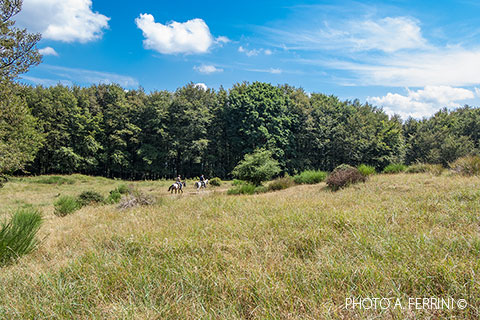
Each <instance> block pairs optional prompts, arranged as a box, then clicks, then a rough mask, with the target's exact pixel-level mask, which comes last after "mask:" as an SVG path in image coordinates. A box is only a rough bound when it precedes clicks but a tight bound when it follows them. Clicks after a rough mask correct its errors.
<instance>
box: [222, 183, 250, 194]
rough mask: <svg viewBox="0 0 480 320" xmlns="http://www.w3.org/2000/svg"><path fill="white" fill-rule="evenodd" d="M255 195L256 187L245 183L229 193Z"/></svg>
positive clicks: (228, 192)
mask: <svg viewBox="0 0 480 320" xmlns="http://www.w3.org/2000/svg"><path fill="white" fill-rule="evenodd" d="M254 193H255V185H254V184H251V183H243V184H241V185H238V186H237V187H235V188H231V189H229V190H228V191H227V194H233V195H235V194H254Z"/></svg>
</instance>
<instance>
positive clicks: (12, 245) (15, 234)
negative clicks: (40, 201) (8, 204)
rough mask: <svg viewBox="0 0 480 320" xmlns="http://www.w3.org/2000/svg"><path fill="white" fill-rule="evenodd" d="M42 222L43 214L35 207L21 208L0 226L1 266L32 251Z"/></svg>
mask: <svg viewBox="0 0 480 320" xmlns="http://www.w3.org/2000/svg"><path fill="white" fill-rule="evenodd" d="M41 224H42V216H41V215H40V213H39V212H38V211H37V210H35V209H33V208H25V209H20V210H18V211H17V212H15V214H14V215H13V217H12V219H11V220H10V221H9V222H8V223H2V225H1V228H0V266H4V265H6V264H8V263H10V262H12V261H14V260H15V259H17V258H18V257H20V256H22V255H25V254H27V253H30V252H31V251H32V250H33V249H34V248H35V246H36V245H37V240H36V238H35V235H36V234H37V232H38V230H39V229H40V225H41Z"/></svg>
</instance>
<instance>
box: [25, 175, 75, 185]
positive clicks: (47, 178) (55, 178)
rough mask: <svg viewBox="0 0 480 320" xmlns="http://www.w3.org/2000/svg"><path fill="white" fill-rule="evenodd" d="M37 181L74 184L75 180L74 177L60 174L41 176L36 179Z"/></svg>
mask: <svg viewBox="0 0 480 320" xmlns="http://www.w3.org/2000/svg"><path fill="white" fill-rule="evenodd" d="M34 181H35V182H36V183H42V184H58V185H61V184H74V183H75V180H74V179H69V178H65V177H60V176H45V177H40V178H38V179H36V180H34Z"/></svg>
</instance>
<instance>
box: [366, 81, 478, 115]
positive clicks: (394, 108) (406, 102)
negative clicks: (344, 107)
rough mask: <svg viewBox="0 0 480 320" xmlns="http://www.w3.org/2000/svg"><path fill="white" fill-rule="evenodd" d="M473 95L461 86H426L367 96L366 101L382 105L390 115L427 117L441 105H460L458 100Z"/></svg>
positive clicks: (473, 95) (469, 97)
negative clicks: (405, 93)
mask: <svg viewBox="0 0 480 320" xmlns="http://www.w3.org/2000/svg"><path fill="white" fill-rule="evenodd" d="M474 97H475V93H474V92H472V91H470V90H467V89H463V88H452V87H449V86H426V87H425V88H424V89H420V90H417V91H411V90H409V89H407V95H401V94H398V93H388V94H387V95H386V96H383V97H368V98H367V101H368V102H369V103H371V104H374V105H378V106H382V107H383V108H384V110H385V112H387V113H388V114H390V115H393V114H399V115H400V116H401V117H402V118H404V119H405V118H408V117H409V116H411V117H414V118H422V117H428V116H431V115H432V114H434V113H435V112H436V111H437V110H439V109H440V108H443V107H460V104H459V103H458V101H463V100H467V99H473V98H474Z"/></svg>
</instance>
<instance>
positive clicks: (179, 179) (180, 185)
mask: <svg viewBox="0 0 480 320" xmlns="http://www.w3.org/2000/svg"><path fill="white" fill-rule="evenodd" d="M176 184H178V187H179V188H180V189H181V188H182V176H181V175H178V177H177V181H176Z"/></svg>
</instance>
